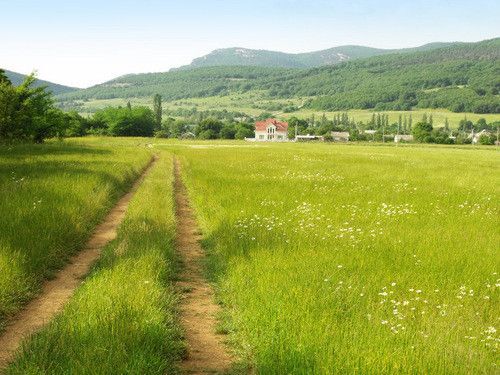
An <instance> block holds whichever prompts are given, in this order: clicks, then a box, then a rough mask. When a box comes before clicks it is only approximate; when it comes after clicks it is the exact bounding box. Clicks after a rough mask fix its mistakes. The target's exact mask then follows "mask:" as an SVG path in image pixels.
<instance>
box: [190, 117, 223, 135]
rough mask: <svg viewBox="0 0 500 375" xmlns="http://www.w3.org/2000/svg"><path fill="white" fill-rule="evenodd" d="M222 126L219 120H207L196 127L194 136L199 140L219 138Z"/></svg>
mask: <svg viewBox="0 0 500 375" xmlns="http://www.w3.org/2000/svg"><path fill="white" fill-rule="evenodd" d="M222 125H223V124H222V121H220V120H217V119H214V118H207V119H205V120H203V121H201V122H200V123H199V124H198V126H196V129H195V134H196V136H197V137H198V138H200V139H217V138H219V136H220V131H221V129H222Z"/></svg>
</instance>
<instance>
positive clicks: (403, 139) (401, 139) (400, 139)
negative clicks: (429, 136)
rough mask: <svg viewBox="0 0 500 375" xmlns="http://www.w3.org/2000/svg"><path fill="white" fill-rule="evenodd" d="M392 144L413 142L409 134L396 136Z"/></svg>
mask: <svg viewBox="0 0 500 375" xmlns="http://www.w3.org/2000/svg"><path fill="white" fill-rule="evenodd" d="M394 142H396V143H399V142H413V135H411V134H396V135H395V136H394Z"/></svg>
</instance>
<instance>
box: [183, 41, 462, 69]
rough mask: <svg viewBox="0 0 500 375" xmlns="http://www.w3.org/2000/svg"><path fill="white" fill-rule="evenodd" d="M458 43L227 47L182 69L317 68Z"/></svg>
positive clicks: (195, 60)
mask: <svg viewBox="0 0 500 375" xmlns="http://www.w3.org/2000/svg"><path fill="white" fill-rule="evenodd" d="M454 44H457V43H430V44H426V45H423V46H420V47H415V48H404V49H380V48H371V47H363V46H340V47H334V48H330V49H325V50H321V51H314V52H306V53H285V52H276V51H267V50H255V49H248V48H240V47H234V48H224V49H217V50H215V51H212V52H210V53H209V54H208V55H205V56H202V57H198V58H196V59H194V60H193V61H192V62H191V64H189V65H185V66H183V67H181V68H179V69H193V68H200V67H207V66H262V67H281V68H314V67H319V66H323V65H334V64H338V63H342V62H345V61H352V60H357V59H362V58H366V57H372V56H379V55H387V54H392V53H405V52H416V51H430V50H433V49H437V48H442V47H447V46H450V45H454Z"/></svg>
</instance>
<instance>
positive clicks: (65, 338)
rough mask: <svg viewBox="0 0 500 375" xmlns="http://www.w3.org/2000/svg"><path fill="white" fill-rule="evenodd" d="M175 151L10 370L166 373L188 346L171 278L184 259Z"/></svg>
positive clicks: (150, 178) (156, 169) (160, 162)
mask: <svg viewBox="0 0 500 375" xmlns="http://www.w3.org/2000/svg"><path fill="white" fill-rule="evenodd" d="M172 179H173V175H172V157H171V155H168V154H164V155H162V156H161V157H160V159H159V160H158V162H157V163H156V165H155V166H154V167H153V169H152V170H151V172H150V174H149V175H148V176H147V177H146V179H145V180H144V181H143V183H142V185H141V186H140V188H139V190H138V191H137V192H136V194H135V196H134V198H133V199H132V201H131V203H130V205H129V208H128V211H127V214H126V217H125V220H124V222H123V223H122V224H121V226H120V229H119V232H118V237H117V239H116V240H114V241H113V242H111V243H110V244H109V245H108V246H107V247H106V248H105V249H104V252H103V255H102V257H101V259H100V260H99V262H98V264H97V265H96V266H95V268H94V270H93V272H92V273H91V275H90V276H89V277H88V278H87V279H86V281H85V283H84V284H82V286H81V287H80V288H79V289H78V290H77V292H76V294H75V295H74V296H73V297H72V299H71V300H70V302H69V303H68V305H67V306H66V307H65V309H64V311H63V312H62V314H60V315H59V316H58V317H57V318H56V319H55V320H54V321H53V322H52V323H51V324H50V325H49V326H47V327H46V328H45V329H43V330H42V331H41V332H40V333H38V334H36V335H35V336H34V337H33V338H32V339H31V340H30V341H29V342H28V343H27V344H26V345H25V347H24V350H23V352H22V354H21V355H20V356H19V358H18V359H17V360H16V361H15V362H14V363H13V364H12V365H11V367H10V368H9V369H8V371H7V373H8V374H27V373H29V374H49V373H50V374H62V373H65V374H70V373H71V374H75V373H76V374H84V373H85V374H165V373H172V372H173V371H174V370H175V365H176V363H177V360H178V359H179V357H180V355H181V353H182V352H183V345H182V342H181V341H180V331H179V328H178V327H177V323H176V318H175V306H176V296H175V294H174V293H173V291H172V288H171V286H170V285H171V284H170V281H171V279H172V278H173V277H174V275H175V271H176V267H177V261H176V256H175V253H174V247H173V239H174V233H175V218H174V205H173V196H172Z"/></svg>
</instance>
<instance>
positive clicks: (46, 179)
mask: <svg viewBox="0 0 500 375" xmlns="http://www.w3.org/2000/svg"><path fill="white" fill-rule="evenodd" d="M150 157H151V152H150V151H149V150H148V149H146V148H145V147H143V146H139V145H138V142H136V144H135V145H134V146H129V147H121V146H117V145H114V146H112V147H109V146H104V145H95V146H94V147H89V146H88V145H86V144H85V143H81V142H80V141H71V142H63V143H59V142H54V143H50V144H45V145H17V146H5V145H3V146H0V213H1V225H0V330H1V328H2V326H3V324H4V323H5V319H6V317H8V316H9V315H11V314H14V313H15V312H16V311H18V309H19V308H20V307H21V306H22V304H23V303H24V302H25V301H27V300H28V299H29V298H31V297H32V296H33V295H34V294H36V292H37V291H38V288H39V286H40V283H41V282H42V281H43V280H44V279H45V278H47V277H50V276H51V275H52V274H53V272H54V270H56V269H58V268H60V267H61V266H62V265H63V264H64V263H65V262H66V260H67V259H68V258H69V256H70V255H72V254H73V253H75V252H76V251H77V250H79V249H80V248H81V247H82V246H83V244H84V242H85V240H86V239H87V238H88V236H89V234H90V232H91V231H92V230H93V228H94V227H95V225H96V224H97V223H98V222H99V220H101V219H102V218H103V216H104V215H105V213H106V212H107V210H108V209H109V208H110V207H111V206H112V205H113V203H114V202H115V201H116V200H117V198H118V197H120V196H121V195H122V194H123V193H124V191H125V190H126V189H127V188H128V187H129V186H130V184H131V182H132V181H133V180H134V179H135V178H136V177H137V175H138V173H139V172H140V170H141V169H142V168H143V167H144V165H145V164H146V163H147V162H148V160H149V159H150Z"/></svg>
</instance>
